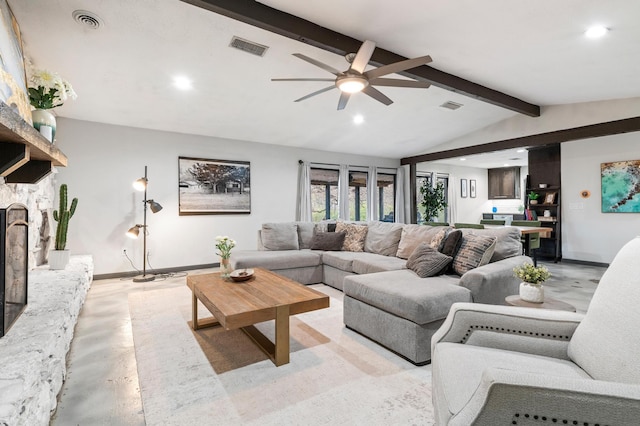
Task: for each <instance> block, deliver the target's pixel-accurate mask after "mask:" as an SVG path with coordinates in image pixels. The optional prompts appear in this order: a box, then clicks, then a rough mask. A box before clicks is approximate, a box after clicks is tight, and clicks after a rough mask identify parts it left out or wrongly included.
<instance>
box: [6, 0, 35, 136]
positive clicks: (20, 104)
mask: <svg viewBox="0 0 640 426" xmlns="http://www.w3.org/2000/svg"><path fill="white" fill-rule="evenodd" d="M0 19H1V20H2V25H1V28H2V30H1V31H0V57H1V58H2V61H0V101H2V102H4V103H5V104H7V105H8V106H9V107H11V108H12V109H14V110H15V111H16V112H17V113H18V114H19V115H20V117H22V119H23V120H24V121H26V122H27V123H29V124H32V119H31V103H30V102H29V94H28V92H27V74H26V70H25V65H24V55H23V49H22V38H21V34H20V27H19V26H18V21H17V20H16V18H15V16H14V15H13V12H12V11H11V8H10V7H9V4H8V3H7V0H0Z"/></svg>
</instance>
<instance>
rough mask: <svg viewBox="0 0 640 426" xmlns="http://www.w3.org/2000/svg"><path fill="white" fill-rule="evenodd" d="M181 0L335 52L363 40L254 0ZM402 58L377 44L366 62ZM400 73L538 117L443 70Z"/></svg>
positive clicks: (531, 108) (534, 109)
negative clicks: (369, 59)
mask: <svg viewBox="0 0 640 426" xmlns="http://www.w3.org/2000/svg"><path fill="white" fill-rule="evenodd" d="M181 1H183V2H185V3H189V4H192V5H194V6H198V7H201V8H203V9H207V10H210V11H212V12H215V13H218V14H220V15H224V16H226V17H229V18H232V19H235V20H238V21H240V22H244V23H246V24H249V25H253V26H255V27H258V28H262V29H264V30H267V31H270V32H273V33H276V34H279V35H282V36H285V37H289V38H292V39H294V40H297V41H300V42H302V43H306V44H309V45H311V46H314V47H317V48H320V49H324V50H327V51H329V52H333V53H335V54H338V55H346V54H347V53H355V52H357V51H358V49H359V48H360V45H361V44H362V42H363V41H362V40H356V39H354V38H352V37H349V36H346V35H344V34H340V33H338V32H336V31H332V30H330V29H328V28H324V27H321V26H320V25H317V24H314V23H313V22H310V21H307V20H305V19H302V18H299V17H297V16H294V15H290V14H288V13H285V12H282V11H280V10H277V9H274V8H272V7H269V6H266V5H264V4H262V3H258V2H256V1H254V0H181ZM405 59H407V58H405V57H404V56H400V55H397V54H395V53H393V52H390V51H388V50H384V49H381V48H379V47H378V48H376V50H375V52H374V54H373V56H372V58H371V61H370V63H372V64H373V65H376V66H381V65H387V64H391V63H394V62H399V61H403V60H405ZM401 74H402V75H405V76H407V77H411V78H415V79H417V80H422V81H428V82H430V83H431V84H433V85H434V86H437V87H440V88H442V89H445V90H449V91H451V92H455V93H459V94H461V95H465V96H469V97H471V98H474V99H477V100H480V101H483V102H487V103H490V104H492V105H496V106H499V107H502V108H506V109H509V110H512V111H515V112H518V113H521V114H524V115H528V116H530V117H539V116H540V107H539V106H538V105H534V104H530V103H528V102H525V101H523V100H521V99H518V98H515V97H513V96H509V95H507V94H504V93H502V92H498V91H497V90H493V89H490V88H488V87H485V86H481V85H479V84H476V83H473V82H471V81H469V80H465V79H463V78H460V77H457V76H455V75H452V74H448V73H446V72H444V71H439V70H437V69H435V68H432V67H429V66H427V65H422V66H420V67H416V68H413V69H411V70H408V71H404V72H402V73H401Z"/></svg>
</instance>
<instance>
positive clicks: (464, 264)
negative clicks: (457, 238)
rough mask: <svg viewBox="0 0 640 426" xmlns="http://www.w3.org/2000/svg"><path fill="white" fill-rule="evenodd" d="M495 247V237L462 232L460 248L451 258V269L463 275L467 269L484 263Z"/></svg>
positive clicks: (489, 257)
mask: <svg viewBox="0 0 640 426" xmlns="http://www.w3.org/2000/svg"><path fill="white" fill-rule="evenodd" d="M495 248H496V237H489V236H483V235H477V234H470V233H469V234H465V233H463V234H462V244H461V245H460V250H458V253H457V254H456V257H455V258H454V259H453V270H454V271H455V272H456V274H458V275H464V273H465V272H467V271H470V270H472V269H474V268H477V267H479V266H482V265H486V264H487V263H489V260H490V259H491V256H493V251H494V250H495Z"/></svg>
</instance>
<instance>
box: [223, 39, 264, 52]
mask: <svg viewBox="0 0 640 426" xmlns="http://www.w3.org/2000/svg"><path fill="white" fill-rule="evenodd" d="M229 46H231V47H235V48H236V49H240V50H242V51H244V52H247V53H251V54H252V55H256V56H264V54H265V52H266V51H267V49H268V48H269V47H268V46H263V45H261V44H258V43H254V42H252V41H249V40H245V39H242V38H240V37H236V36H233V38H232V39H231V43H230V44H229Z"/></svg>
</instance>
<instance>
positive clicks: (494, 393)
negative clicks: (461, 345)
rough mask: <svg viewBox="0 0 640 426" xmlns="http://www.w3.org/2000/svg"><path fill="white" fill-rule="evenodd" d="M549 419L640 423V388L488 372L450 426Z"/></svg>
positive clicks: (509, 371) (537, 375) (602, 423)
mask: <svg viewBox="0 0 640 426" xmlns="http://www.w3.org/2000/svg"><path fill="white" fill-rule="evenodd" d="M545 418H546V419H547V420H548V421H549V422H553V423H556V422H557V423H558V424H581V425H582V424H589V425H597V424H600V425H604V424H620V425H622V424H637V421H638V418H640V386H638V385H633V384H626V383H615V382H604V381H600V380H591V379H568V378H563V377H557V376H551V375H544V376H541V375H539V374H534V373H524V372H517V371H513V370H505V369H500V368H487V369H486V370H484V371H483V373H482V378H481V381H480V386H478V388H477V389H476V391H475V392H474V394H473V396H472V397H471V400H470V401H469V402H468V404H467V405H466V406H465V407H464V408H463V409H462V410H460V412H458V413H457V414H456V415H455V417H454V418H452V419H451V421H450V422H449V425H470V424H483V425H498V424H500V425H503V424H516V423H514V422H517V424H520V423H521V422H527V420H529V422H534V421H535V423H536V424H537V423H538V421H537V419H539V420H540V421H542V422H543V423H546V422H544V421H543V419H545ZM554 419H555V420H554ZM526 424H529V423H526Z"/></svg>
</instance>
